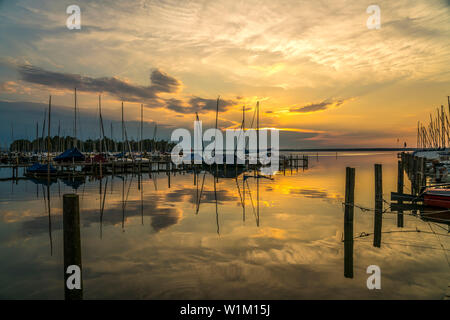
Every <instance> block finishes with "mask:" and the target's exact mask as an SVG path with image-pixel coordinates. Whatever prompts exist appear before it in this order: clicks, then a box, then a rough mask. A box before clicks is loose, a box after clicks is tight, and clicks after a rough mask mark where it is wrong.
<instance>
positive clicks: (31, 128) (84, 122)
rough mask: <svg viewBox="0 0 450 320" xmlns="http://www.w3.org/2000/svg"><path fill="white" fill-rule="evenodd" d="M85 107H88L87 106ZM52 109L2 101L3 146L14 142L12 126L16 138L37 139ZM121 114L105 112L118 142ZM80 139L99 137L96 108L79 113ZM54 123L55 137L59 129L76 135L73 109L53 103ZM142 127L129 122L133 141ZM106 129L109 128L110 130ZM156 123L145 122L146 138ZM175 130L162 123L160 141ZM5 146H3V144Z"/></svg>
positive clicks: (0, 123)
mask: <svg viewBox="0 0 450 320" xmlns="http://www.w3.org/2000/svg"><path fill="white" fill-rule="evenodd" d="M83 107H84V106H83ZM47 108H48V103H34V102H26V101H15V102H12V101H2V100H0V112H1V115H2V116H1V117H0V137H2V139H0V144H4V143H6V142H8V143H10V142H11V139H12V137H11V126H12V124H14V138H16V139H18V138H21V139H22V138H27V139H34V138H35V132H36V131H35V130H36V129H35V128H36V123H39V128H40V129H39V132H41V130H42V123H43V121H44V114H45V110H47ZM118 116H120V115H119V114H115V113H111V111H108V110H105V111H104V112H103V121H104V125H105V126H106V128H107V129H108V130H107V132H106V133H105V134H107V135H108V136H110V135H111V132H110V131H109V128H110V125H111V124H112V126H113V129H114V132H113V133H114V136H113V138H114V139H121V135H120V134H121V133H120V128H121V125H122V123H121V121H120V119H117V117H118ZM78 117H79V119H78V120H79V122H78V125H79V132H78V134H79V138H81V139H87V138H89V137H98V116H97V114H96V109H95V108H82V109H80V110H79V115H78ZM51 121H52V124H51V135H56V134H57V133H58V127H59V126H60V127H61V132H60V133H61V135H63V136H66V135H72V134H73V108H72V107H66V106H62V105H58V104H52V119H51ZM139 125H140V122H139V121H126V127H127V130H128V129H129V130H130V131H129V138H130V139H135V138H136V130H135V129H134V128H137V127H138V126H139ZM106 128H105V129H106ZM154 128H155V123H154V122H150V121H146V122H144V128H143V129H144V137H145V138H151V137H153V132H154ZM172 131H173V126H172V125H167V124H164V123H161V122H160V123H158V135H157V138H158V139H169V138H170V135H171V132H172ZM0 146H1V147H3V145H0Z"/></svg>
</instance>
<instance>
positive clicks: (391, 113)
mask: <svg viewBox="0 0 450 320" xmlns="http://www.w3.org/2000/svg"><path fill="white" fill-rule="evenodd" d="M373 4H376V5H378V6H379V8H380V19H381V20H380V21H381V25H380V28H379V29H369V28H368V27H367V23H366V22H367V20H368V19H369V18H370V16H371V13H367V12H366V10H367V8H368V7H369V6H370V5H373ZM69 5H78V6H79V7H80V10H81V29H79V30H77V29H74V30H69V29H68V28H67V26H66V20H67V18H68V17H69V16H70V15H69V14H67V13H66V9H67V7H68V6H69ZM449 14H450V1H448V0H419V1H412V0H399V1H381V0H380V1H376V2H373V0H371V1H365V0H363V1H357V2H355V1H347V0H334V1H329V0H326V1H325V0H324V1H299V0H280V1H263V0H246V1H235V0H227V1H182V0H178V1H175V0H168V1H154V0H151V1H147V0H140V1H132V0H127V1H121V0H119V1H106V0H105V1H75V0H72V1H46V0H40V1H30V0H18V1H12V0H11V1H8V0H3V1H1V0H0V112H1V114H2V117H0V144H1V146H4V145H5V144H7V143H9V142H10V141H11V139H12V138H13V137H14V138H26V137H29V138H31V137H34V136H35V135H36V133H35V132H36V122H37V121H38V122H39V126H40V129H39V131H40V130H41V129H42V128H41V126H42V122H43V119H44V115H45V109H46V108H47V106H48V100H49V95H51V96H52V109H53V112H54V114H53V112H52V115H53V116H52V122H51V129H52V133H53V134H56V133H57V130H58V127H59V128H60V129H59V130H60V133H61V134H65V135H69V134H72V133H73V105H74V87H77V92H78V107H79V110H80V124H79V132H78V134H79V135H81V138H87V137H94V138H96V137H98V136H99V130H98V125H97V124H98V111H97V110H98V96H99V94H101V99H102V116H103V119H104V120H105V122H106V123H105V127H106V128H108V130H107V132H106V134H107V135H109V134H110V130H109V128H110V123H113V127H114V129H113V136H114V137H115V138H116V139H119V138H120V132H119V131H120V118H121V102H122V101H124V106H125V120H126V121H127V130H128V132H129V136H131V137H133V136H134V137H136V136H137V127H138V123H139V120H140V105H141V104H143V105H144V121H145V126H144V129H145V130H144V131H145V132H144V135H145V136H146V137H148V138H152V137H153V134H154V127H155V124H157V126H158V133H157V137H158V138H166V139H167V138H169V137H170V133H171V132H172V131H173V130H174V129H176V128H187V129H191V130H192V129H193V121H194V120H195V112H198V114H199V117H200V120H202V121H203V126H204V128H207V127H214V123H215V108H216V99H217V98H218V96H220V103H219V111H220V112H219V127H220V128H221V129H227V128H238V127H239V126H240V125H241V122H242V110H243V108H244V107H245V110H246V112H245V118H246V119H245V120H246V121H245V123H246V127H250V125H251V123H252V119H253V115H254V110H255V106H256V102H257V101H259V102H260V106H261V108H260V125H261V127H266V128H277V129H280V130H281V133H280V146H281V147H282V148H283V147H284V148H287V147H289V148H338V147H397V146H400V145H402V144H403V142H404V141H405V142H407V144H408V146H415V143H416V130H417V121H419V120H420V121H423V122H425V121H427V119H428V118H429V113H430V112H434V111H435V109H436V108H437V107H440V106H441V105H444V107H445V108H447V96H448V95H450V68H449V66H450V40H449V39H450V19H449ZM449 108H450V106H449Z"/></svg>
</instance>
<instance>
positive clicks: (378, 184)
mask: <svg viewBox="0 0 450 320" xmlns="http://www.w3.org/2000/svg"><path fill="white" fill-rule="evenodd" d="M382 211H383V182H382V167H381V164H375V215H374V227H373V228H374V231H373V234H374V237H373V246H374V247H377V248H380V247H381V229H382V221H383V212H382Z"/></svg>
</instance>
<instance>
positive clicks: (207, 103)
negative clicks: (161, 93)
mask: <svg viewBox="0 0 450 320" xmlns="http://www.w3.org/2000/svg"><path fill="white" fill-rule="evenodd" d="M235 104H236V102H235V101H233V100H223V99H220V100H219V112H226V111H227V110H228V109H229V108H230V107H231V106H233V105H235ZM166 107H167V108H168V109H170V110H172V111H175V112H178V113H184V114H192V113H195V112H209V111H216V108H217V100H216V99H205V98H200V97H192V98H190V99H189V100H188V101H187V103H184V102H183V101H181V100H178V99H168V100H167V104H166Z"/></svg>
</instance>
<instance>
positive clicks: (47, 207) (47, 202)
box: [42, 181, 53, 256]
mask: <svg viewBox="0 0 450 320" xmlns="http://www.w3.org/2000/svg"><path fill="white" fill-rule="evenodd" d="M42 194H43V195H44V206H45V211H48V237H49V240H50V255H51V256H53V238H52V217H51V209H50V181H48V183H47V196H46V195H45V189H44V185H42Z"/></svg>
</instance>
